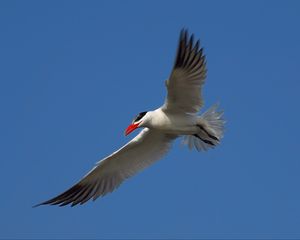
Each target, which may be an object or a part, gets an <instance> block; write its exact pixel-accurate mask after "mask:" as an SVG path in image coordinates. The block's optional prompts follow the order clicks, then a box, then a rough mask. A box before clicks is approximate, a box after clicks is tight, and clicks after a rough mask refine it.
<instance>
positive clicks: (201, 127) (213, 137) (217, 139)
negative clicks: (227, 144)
mask: <svg viewBox="0 0 300 240" xmlns="http://www.w3.org/2000/svg"><path fill="white" fill-rule="evenodd" d="M197 127H199V128H200V129H201V130H202V131H203V132H205V133H206V135H207V136H208V137H210V138H212V139H213V140H216V141H218V142H219V141H220V140H219V138H217V137H215V136H214V135H211V134H210V133H209V132H208V131H207V130H206V129H205V128H204V127H203V126H202V125H200V124H197Z"/></svg>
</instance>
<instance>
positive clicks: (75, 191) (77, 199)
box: [37, 128, 175, 206]
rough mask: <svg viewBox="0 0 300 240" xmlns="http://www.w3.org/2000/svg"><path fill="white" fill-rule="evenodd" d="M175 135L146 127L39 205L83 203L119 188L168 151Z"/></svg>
mask: <svg viewBox="0 0 300 240" xmlns="http://www.w3.org/2000/svg"><path fill="white" fill-rule="evenodd" d="M173 139H175V136H172V135H166V134H163V133H160V132H158V131H155V130H149V129H148V128H145V129H143V130H142V131H141V132H140V133H139V134H138V135H137V136H136V137H135V138H134V139H132V140H131V141H130V142H129V143H127V144H126V145H125V146H123V147H122V148H121V149H119V150H118V151H116V152H114V153H113V154H111V155H110V156H108V157H106V158H104V159H103V160H101V161H99V162H98V163H97V165H96V166H95V167H94V168H93V169H92V170H91V171H90V172H89V173H88V174H87V175H86V176H84V177H83V178H82V179H81V180H80V181H79V182H78V183H77V184H75V185H74V186H73V187H71V188H70V189H68V190H67V191H65V192H63V193H62V194H60V195H58V196H57V197H54V198H52V199H50V200H48V201H45V202H43V203H41V204H38V205H37V206H39V205H45V204H51V205H56V204H59V205H60V206H64V205H67V204H71V206H74V205H76V204H79V203H80V204H83V203H85V202H86V201H88V200H89V199H91V198H93V200H96V199H97V198H98V197H100V196H104V195H105V194H107V193H109V192H112V191H113V190H115V189H116V188H117V187H118V186H119V185H120V184H121V183H122V182H123V181H124V180H125V179H127V178H129V177H131V176H132V175H134V174H136V173H137V172H139V171H141V170H142V169H144V168H146V167H148V166H149V165H151V164H152V163H154V162H155V161H156V160H158V159H160V158H161V157H162V156H163V155H164V154H165V153H167V151H168V149H169V147H170V145H171V142H172V140H173Z"/></svg>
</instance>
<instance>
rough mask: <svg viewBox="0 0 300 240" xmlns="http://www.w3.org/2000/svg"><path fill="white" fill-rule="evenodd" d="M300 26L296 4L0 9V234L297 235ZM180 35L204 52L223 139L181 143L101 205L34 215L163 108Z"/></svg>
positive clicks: (67, 4)
mask: <svg viewBox="0 0 300 240" xmlns="http://www.w3.org/2000/svg"><path fill="white" fill-rule="evenodd" d="M299 24H300V2H299V1H80V2H79V1H1V2H0V32H1V36H0V66H1V70H0V104H1V120H0V121H1V135H0V143H1V162H0V164H1V174H0V180H1V200H0V203H1V204H0V206H1V207H0V208H1V214H0V238H7V237H9V238H30V239H31V238H96V237H97V238H103V237H105V238H121V237H127V238H131V237H135V238H153V237H155V238H166V237H176V238H182V237H185V238H202V237H206V238H207V237H210V238H231V237H235V238H249V237H250V238H256V237H260V238H268V237H272V238H296V237H298V238H299V237H300V204H299V203H300V188H299V184H300V162H299V161H300V158H299V148H300V141H299V134H300V131H299V130H300V127H299V122H300V114H299V103H300V97H299V91H300V73H299V72H300V31H299V29H300V28H299ZM182 27H187V28H188V29H189V30H190V32H193V33H194V34H195V35H196V37H197V38H200V39H201V43H202V46H203V47H204V49H205V54H206V55H207V64H208V78H207V81H206V84H205V85H204V89H203V95H204V97H205V107H204V109H207V108H208V107H209V106H210V105H212V104H214V103H215V102H219V103H220V106H221V108H222V109H224V110H225V118H226V120H227V124H226V133H225V138H224V139H223V141H222V144H221V145H220V146H219V147H217V148H216V149H215V150H212V151H209V152H207V153H198V152H196V151H189V150H188V149H186V148H185V147H182V146H181V145H180V141H176V142H175V144H174V146H173V149H172V151H171V152H170V153H169V154H168V155H167V156H166V157H165V158H164V159H163V160H161V161H159V162H157V163H156V164H155V165H153V166H152V167H150V168H148V169H146V170H145V171H143V172H141V173H140V174H138V175H136V176H135V177H133V178H131V179H130V180H128V181H126V182H125V183H124V184H123V185H121V187H120V188H119V189H118V190H117V191H115V192H114V193H113V194H110V195H107V196H106V197H104V198H102V199H98V200H97V201H96V202H90V203H88V204H86V205H83V206H78V207H74V208H71V207H64V208H60V207H57V206H54V207H51V206H43V207H39V208H32V205H34V204H37V203H39V202H41V201H44V200H47V199H49V198H51V197H54V196H55V195H56V194H58V193H60V192H62V191H64V190H66V189H67V188H68V187H70V186H71V185H72V184H73V183H75V182H76V181H77V180H79V179H80V178H81V177H82V176H83V175H84V174H85V173H86V172H87V171H89V170H90V169H91V168H92V166H93V165H94V163H95V162H96V161H98V160H99V159H101V158H103V157H104V156H106V155H107V154H110V153H111V152H112V151H114V150H116V149H117V148H119V147H120V146H122V145H123V144H124V143H126V142H127V141H129V139H131V137H132V136H131V135H130V136H128V137H125V136H124V135H123V133H124V129H125V128H126V127H127V125H128V124H129V123H130V122H131V120H132V118H133V117H134V115H135V114H137V113H138V112H141V111H145V110H149V109H153V108H156V107H159V106H160V105H161V104H162V103H163V101H164V97H165V94H166V90H165V88H164V80H165V79H166V78H167V77H168V75H169V73H170V70H171V67H172V65H173V61H174V56H175V51H176V46H177V41H178V35H179V31H180V29H181V28H182Z"/></svg>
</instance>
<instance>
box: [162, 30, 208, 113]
mask: <svg viewBox="0 0 300 240" xmlns="http://www.w3.org/2000/svg"><path fill="white" fill-rule="evenodd" d="M199 46H200V42H199V40H197V41H196V43H195V44H194V35H193V34H192V35H191V36H190V37H189V35H188V31H187V30H185V29H183V30H182V31H181V33H180V38H179V44H178V49H177V54H176V58H175V63H174V67H173V70H172V72H171V75H170V78H169V79H168V80H167V81H166V87H167V91H168V94H167V98H166V100H165V103H164V106H163V107H162V109H163V110H164V111H167V112H183V113H190V114H196V113H197V112H198V111H199V110H200V108H201V107H202V105H203V99H202V97H201V87H202V85H203V83H204V80H205V78H206V72H207V70H206V62H205V55H204V54H203V49H202V48H200V49H199Z"/></svg>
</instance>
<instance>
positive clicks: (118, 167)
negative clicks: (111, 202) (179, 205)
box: [35, 29, 225, 207]
mask: <svg viewBox="0 0 300 240" xmlns="http://www.w3.org/2000/svg"><path fill="white" fill-rule="evenodd" d="M206 73H207V69H206V60H205V55H204V54H203V48H200V42H199V40H198V41H194V35H193V34H192V35H189V33H188V30H187V29H182V30H181V32H180V37H179V43H178V48H177V54H176V57H175V63H174V66H173V69H172V72H171V74H170V77H169V79H167V80H166V81H165V86H166V88H167V96H166V99H165V102H164V104H163V105H162V106H161V107H160V108H158V109H155V110H153V111H145V112H141V113H139V114H138V115H137V116H136V117H135V118H134V119H133V121H132V123H131V124H130V125H129V126H128V127H127V129H126V130H125V136H127V135H128V134H130V133H131V132H133V131H134V130H136V129H138V128H142V130H141V131H140V133H139V134H138V135H137V136H136V137H134V138H133V139H132V140H131V141H129V142H128V143H127V144H125V145H124V146H123V147H121V148H120V149H119V150H117V151H115V152H113V153H112V154H111V155H109V156H107V157H105V158H104V159H102V160H100V161H99V162H97V164H96V166H95V167H94V168H93V169H92V170H91V171H90V172H88V173H87V174H86V175H85V176H84V177H83V178H82V179H81V180H80V181H79V182H77V183H76V184H75V185H73V186H72V187H71V188H69V189H68V190H66V191H65V192H63V193H61V194H60V195H58V196H56V197H54V198H52V199H50V200H48V201H45V202H42V203H40V204H38V205H36V206H40V205H48V204H49V205H59V206H65V205H69V204H70V205H71V206H72V207H73V206H75V205H77V204H84V203H86V202H87V201H88V200H90V199H93V200H96V199H97V198H98V197H103V196H104V195H106V194H107V193H110V192H112V191H114V190H115V189H116V188H118V187H119V186H120V185H121V183H122V182H123V181H125V180H126V179H128V178H129V177H131V176H133V175H135V174H136V173H138V172H140V171H141V170H143V169H145V168H146V167H148V166H150V165H151V164H153V163H154V162H156V161H157V160H159V159H160V158H162V157H163V156H164V155H165V154H166V153H167V152H168V150H169V149H170V147H171V144H172V142H173V141H174V140H175V139H176V138H178V137H182V138H183V144H185V145H187V146H188V147H189V148H190V149H196V150H197V151H206V150H208V149H210V148H214V147H215V146H217V145H218V144H219V143H220V140H221V138H222V137H223V132H224V124H225V121H224V118H223V111H219V110H218V105H213V106H212V107H211V108H209V109H208V110H207V111H206V112H204V113H203V114H201V115H200V114H199V110H200V108H201V107H202V106H203V99H202V96H201V88H202V85H203V83H204V81H205V78H206ZM36 206H35V207H36Z"/></svg>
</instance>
